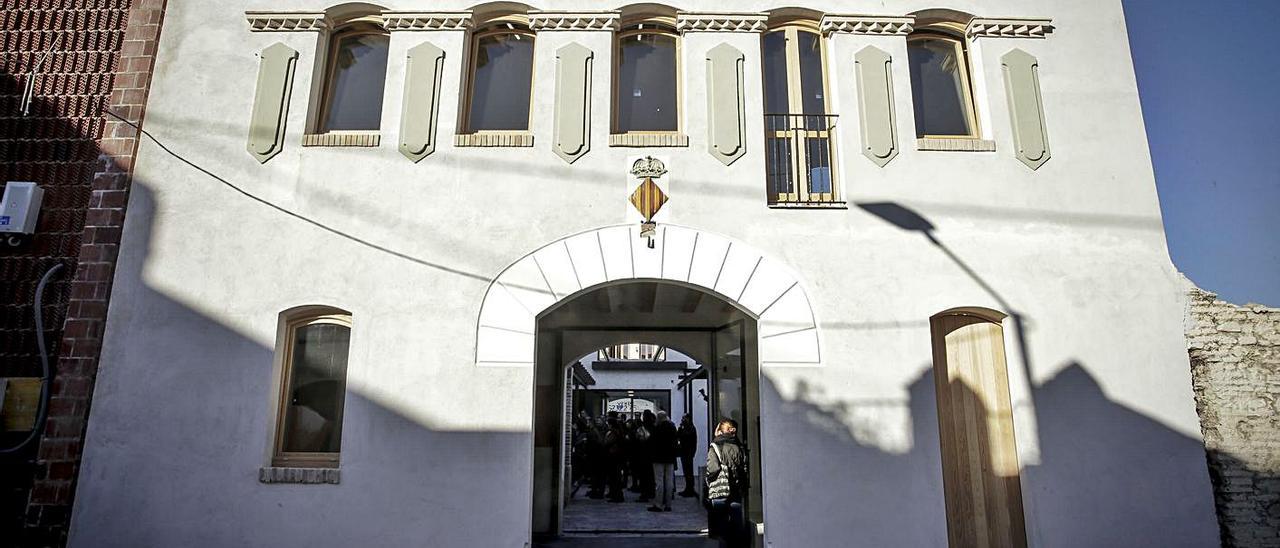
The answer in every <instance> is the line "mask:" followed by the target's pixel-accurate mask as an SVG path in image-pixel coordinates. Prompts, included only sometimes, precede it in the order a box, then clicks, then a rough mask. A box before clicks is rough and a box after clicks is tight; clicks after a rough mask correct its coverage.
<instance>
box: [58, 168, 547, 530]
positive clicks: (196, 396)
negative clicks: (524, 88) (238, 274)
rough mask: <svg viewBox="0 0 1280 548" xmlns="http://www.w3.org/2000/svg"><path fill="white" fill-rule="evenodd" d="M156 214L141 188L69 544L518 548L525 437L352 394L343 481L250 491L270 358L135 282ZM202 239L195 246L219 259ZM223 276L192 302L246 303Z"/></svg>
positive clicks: (267, 410)
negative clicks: (428, 419)
mask: <svg viewBox="0 0 1280 548" xmlns="http://www.w3.org/2000/svg"><path fill="white" fill-rule="evenodd" d="M202 184H203V182H202ZM207 184H214V183H212V182H209V183H207ZM230 199H236V198H234V197H231V198H230ZM155 209H156V204H155V202H154V201H153V195H152V192H151V190H150V189H149V188H148V184H147V183H146V182H145V181H141V180H135V181H134V183H133V187H132V196H131V198H130V206H129V210H128V220H127V221H126V222H127V229H126V236H125V239H124V242H123V244H122V249H121V254H120V261H119V263H118V265H117V273H116V278H115V280H116V281H115V289H116V291H115V294H114V296H113V299H112V308H111V323H110V326H109V327H108V333H107V340H108V342H107V349H106V353H104V356H103V363H102V369H101V370H100V372H99V375H98V381H97V387H96V390H95V398H94V401H93V413H92V415H91V417H90V421H89V422H90V424H89V432H88V435H87V440H86V448H85V458H84V461H83V466H82V469H81V472H80V476H79V486H78V490H77V493H76V505H75V508H74V513H73V516H72V532H71V541H70V546H94V547H104V546H120V547H134V546H280V545H288V546H479V545H483V546H517V547H518V546H524V543H525V542H526V541H527V526H524V525H523V524H526V523H527V521H528V519H529V516H528V510H527V508H528V501H529V500H530V496H529V492H528V490H529V487H528V486H529V480H528V477H529V472H528V469H530V468H531V464H530V463H529V462H528V458H527V455H528V454H529V447H530V444H531V435H530V434H528V433H522V432H510V431H484V430H479V431H457V430H445V429H439V428H435V427H433V426H432V425H430V424H423V421H421V420H419V419H414V418H410V417H407V416H406V415H405V414H404V413H402V412H400V411H398V410H396V409H395V408H393V407H391V406H387V405H384V404H382V403H380V402H379V401H377V399H376V398H374V397H370V396H369V395H367V394H362V393H359V392H357V391H356V390H354V389H348V392H347V396H346V404H345V405H346V407H345V413H344V421H343V422H344V424H343V434H342V466H341V470H342V474H343V475H342V477H341V483H340V484H338V485H293V484H273V485H267V484H262V483H260V482H259V481H258V471H259V468H260V467H262V466H264V465H267V464H269V463H268V455H269V452H270V442H269V440H270V432H271V431H272V428H273V427H274V424H273V423H272V421H271V418H270V417H271V415H272V414H273V412H272V411H273V410H272V409H271V405H270V403H269V402H270V399H271V393H272V392H273V391H274V390H276V389H277V387H276V386H274V385H273V384H272V367H273V354H274V351H273V349H272V348H270V347H268V346H264V345H263V344H261V343H259V342H258V341H256V340H254V339H251V338H250V337H248V336H246V335H245V334H243V333H240V332H238V331H236V330H235V329H234V328H231V327H229V326H227V325H225V324H223V323H222V322H220V321H218V320H216V319H214V318H212V317H210V316H208V315H206V314H204V313H202V312H200V311H197V310H195V309H193V308H191V307H189V306H187V305H185V304H183V303H182V302H179V301H177V300H175V299H173V298H171V297H169V296H166V295H165V294H163V293H161V292H159V291H156V290H155V289H153V288H151V287H149V286H148V285H147V284H146V283H145V281H144V280H143V278H142V267H143V266H144V264H145V263H146V260H147V255H148V253H147V251H146V250H145V247H146V246H147V245H148V242H149V241H150V239H151V237H152V230H153V229H154V228H155V227H154V226H153V225H152V221H153V218H154V215H155ZM209 245H218V244H214V243H207V244H205V246H203V247H193V248H191V250H190V252H191V253H210V254H211V255H215V256H228V254H229V251H228V250H216V249H209V248H208V246H209ZM192 275H193V276H196V275H198V274H197V273H192ZM245 275H252V274H245ZM228 280H229V283H225V284H221V283H215V284H210V289H211V292H212V293H211V295H216V294H217V293H218V292H225V295H219V296H210V297H209V300H206V301H204V302H203V303H202V304H206V305H209V306H210V308H216V305H215V304H213V303H216V302H217V301H218V300H219V299H220V298H226V299H232V298H241V299H243V298H252V297H251V296H245V295H237V294H235V291H236V287H235V285H236V284H235V283H234V280H233V279H232V278H228ZM323 304H332V305H337V306H341V305H342V304H343V303H323ZM278 312H279V311H276V310H266V309H263V310H261V311H260V313H261V314H262V315H263V316H264V317H263V319H262V321H266V322H270V323H271V324H272V325H274V324H275V322H276V315H277V314H278ZM362 319H363V318H360V317H356V318H355V321H356V324H357V325H359V323H360V321H361V320H362ZM246 402H250V404H246ZM480 405H481V406H482V405H483V402H480ZM495 524H501V525H502V526H501V527H495Z"/></svg>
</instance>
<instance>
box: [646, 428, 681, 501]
mask: <svg viewBox="0 0 1280 548" xmlns="http://www.w3.org/2000/svg"><path fill="white" fill-rule="evenodd" d="M676 443H677V441H676V425H674V424H671V419H670V418H668V417H667V412H666V411H658V417H657V421H656V424H655V425H654V427H653V435H652V436H649V455H650V456H652V458H653V479H654V485H655V490H654V497H653V506H650V507H649V511H650V512H670V511H671V497H672V496H673V495H674V494H675V491H676V484H675V468H676Z"/></svg>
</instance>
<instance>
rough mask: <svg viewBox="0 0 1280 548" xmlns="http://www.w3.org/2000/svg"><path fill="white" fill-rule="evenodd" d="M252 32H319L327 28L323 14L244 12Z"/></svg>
mask: <svg viewBox="0 0 1280 548" xmlns="http://www.w3.org/2000/svg"><path fill="white" fill-rule="evenodd" d="M244 17H245V19H246V20H248V21H249V30H251V31H253V32H289V31H321V30H324V29H327V28H329V19H328V18H326V17H325V15H324V12H302V11H246V12H244Z"/></svg>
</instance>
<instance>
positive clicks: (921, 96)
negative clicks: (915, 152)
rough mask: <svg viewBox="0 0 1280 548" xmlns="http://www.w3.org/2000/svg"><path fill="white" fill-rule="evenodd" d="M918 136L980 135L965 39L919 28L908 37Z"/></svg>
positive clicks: (913, 103) (908, 59)
mask: <svg viewBox="0 0 1280 548" xmlns="http://www.w3.org/2000/svg"><path fill="white" fill-rule="evenodd" d="M907 61H908V64H909V65H910V69H911V98H912V103H911V104H912V107H913V109H914V111H915V118H916V136H917V137H972V138H976V137H978V124H977V115H976V111H975V109H974V106H973V91H972V88H971V87H970V82H969V63H968V53H967V51H966V49H965V43H964V41H963V40H962V39H961V38H959V37H955V36H951V35H949V34H944V33H941V32H929V31H920V32H916V33H914V34H912V35H911V36H910V37H908V39H907Z"/></svg>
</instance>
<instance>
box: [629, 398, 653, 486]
mask: <svg viewBox="0 0 1280 548" xmlns="http://www.w3.org/2000/svg"><path fill="white" fill-rule="evenodd" d="M657 425H658V423H657V417H656V416H655V415H654V414H653V411H650V410H648V409H645V410H644V413H641V414H640V426H639V428H636V441H637V443H636V451H635V454H636V458H637V461H636V469H635V471H634V473H635V475H636V476H638V477H639V478H640V499H639V500H637V501H636V502H649V501H651V500H653V495H654V491H653V489H654V484H653V452H652V451H651V449H652V447H651V445H650V443H649V437H650V436H652V435H653V429H654V427H656V426H657Z"/></svg>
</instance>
